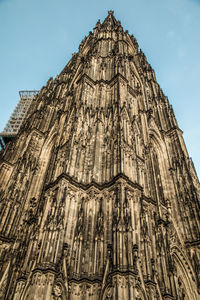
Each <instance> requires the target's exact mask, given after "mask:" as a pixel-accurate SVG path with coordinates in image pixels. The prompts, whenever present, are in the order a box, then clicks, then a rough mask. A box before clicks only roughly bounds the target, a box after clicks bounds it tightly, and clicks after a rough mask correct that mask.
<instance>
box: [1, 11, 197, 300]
mask: <svg viewBox="0 0 200 300" xmlns="http://www.w3.org/2000/svg"><path fill="white" fill-rule="evenodd" d="M0 172H1V175H0V184H1V190H0V214H1V227H0V230H1V233H0V260H1V270H0V271H1V273H0V299H14V300H29V299H31V300H33V299H34V300H35V299H37V300H38V299H41V300H44V299H45V300H46V299H47V300H50V299H51V300H53V299H54V300H55V299H57V300H58V299H62V300H64V299H70V300H79V299H80V300H81V299H91V300H97V299H113V300H114V299H116V300H117V299H137V300H139V299H151V300H153V299H187V300H197V299H199V298H198V297H199V294H198V292H199V288H200V277H199V261H200V252H199V247H200V240H199V238H200V234H199V232H200V228H199V226H200V225H199V200H198V199H199V182H198V178H197V176H196V173H195V170H194V168H193V165H192V163H191V161H190V159H189V157H188V153H187V150H186V147H185V144H184V140H183V137H182V132H181V130H180V129H179V127H178V125H177V121H176V119H175V116H174V113H173V110H172V107H171V105H170V104H169V101H168V99H167V97H166V96H165V95H164V94H163V92H162V90H161V89H160V87H159V85H158V83H157V82H156V78H155V74H154V71H153V69H152V68H151V66H150V65H149V64H148V62H147V61H146V58H145V55H144V54H143V53H142V52H141V51H139V50H138V44H137V41H136V40H135V38H134V37H133V36H130V35H129V34H128V32H124V31H123V28H122V27H121V24H120V22H119V21H116V19H115V18H114V16H113V12H112V11H110V12H109V14H108V17H107V18H106V19H105V21H104V22H103V24H101V23H100V22H98V23H97V25H96V27H95V28H94V31H93V32H92V33H90V34H89V36H88V37H86V38H85V39H84V40H83V42H82V43H81V45H80V47H79V52H78V53H75V54H74V55H73V57H72V59H71V60H70V61H69V63H68V64H67V66H66V67H65V68H64V69H63V71H62V72H61V74H60V75H58V76H57V77H56V78H55V79H54V80H53V79H52V78H50V79H49V81H48V83H47V85H46V86H45V87H43V88H42V90H41V91H40V92H39V94H38V95H37V97H36V98H35V99H34V101H33V102H32V104H31V107H30V109H29V113H28V115H27V117H26V120H25V122H24V124H23V126H22V128H21V129H20V132H19V134H18V136H17V138H16V139H15V140H14V141H12V142H11V143H10V144H8V145H7V147H6V149H5V151H4V152H3V153H2V155H1V164H0Z"/></svg>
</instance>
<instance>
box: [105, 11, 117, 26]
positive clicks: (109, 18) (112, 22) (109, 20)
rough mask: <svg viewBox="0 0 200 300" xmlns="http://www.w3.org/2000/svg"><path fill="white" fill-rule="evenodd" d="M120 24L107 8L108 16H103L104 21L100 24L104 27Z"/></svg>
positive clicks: (112, 12)
mask: <svg viewBox="0 0 200 300" xmlns="http://www.w3.org/2000/svg"><path fill="white" fill-rule="evenodd" d="M118 24H119V25H120V22H119V21H117V20H116V18H115V17H114V11H113V10H109V11H108V16H107V17H106V18H105V20H104V22H103V23H102V26H103V27H104V28H106V29H114V28H115V26H116V25H118Z"/></svg>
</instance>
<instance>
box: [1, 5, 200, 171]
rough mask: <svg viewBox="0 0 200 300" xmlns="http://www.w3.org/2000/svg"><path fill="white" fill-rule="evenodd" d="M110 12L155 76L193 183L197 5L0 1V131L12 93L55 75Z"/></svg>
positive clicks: (197, 132) (199, 153) (197, 139)
mask: <svg viewBox="0 0 200 300" xmlns="http://www.w3.org/2000/svg"><path fill="white" fill-rule="evenodd" d="M110 9H112V10H114V11H115V17H116V18H117V19H119V20H120V21H121V23H122V26H123V27H124V29H127V30H129V33H130V34H134V36H135V37H136V39H137V40H138V43H139V46H140V48H141V49H142V50H143V52H144V53H145V54H146V56H147V59H148V61H149V63H150V64H151V65H152V67H153V69H154V70H155V73H156V76H157V80H158V83H159V84H160V86H161V88H162V89H163V91H164V93H165V94H166V95H167V96H168V98H169V101H170V103H171V104H172V105H173V107H174V111H175V115H176V118H177V120H178V123H179V126H180V128H181V129H182V130H183V132H184V139H185V142H186V146H187V149H188V151H189V155H190V156H191V157H192V159H193V161H194V164H195V167H196V170H197V172H198V174H199V176H200V163H199V158H200V150H199V149H200V117H199V110H200V96H199V88H200V75H199V72H200V0H139V1H138V0H123V1H122V0H107V1H106V0H102V1H97V0H93V1H92V0H76V1H69V0H0V70H1V72H0V107H1V113H0V131H1V130H2V129H3V127H4V126H5V124H6V122H7V120H8V118H9V116H10V114H11V113H12V111H13V109H14V107H15V105H16V103H17V101H18V100H19V96H18V91H19V90H23V89H24V90H29V89H30V90H34V89H36V90H37V89H40V88H41V87H42V86H43V85H45V83H46V82H47V80H48V79H49V77H51V76H53V77H55V76H56V75H57V74H59V73H60V71H61V70H62V69H63V67H64V66H65V65H66V63H67V62H68V60H69V59H70V58H71V55H72V53H73V52H77V50H78V46H79V44H80V42H81V40H82V39H83V38H84V36H86V35H88V33H89V31H91V30H92V29H93V27H94V26H95V24H96V22H97V20H98V19H100V20H101V21H102V20H103V19H104V18H105V17H106V15H107V11H108V10H110Z"/></svg>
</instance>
